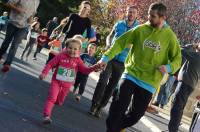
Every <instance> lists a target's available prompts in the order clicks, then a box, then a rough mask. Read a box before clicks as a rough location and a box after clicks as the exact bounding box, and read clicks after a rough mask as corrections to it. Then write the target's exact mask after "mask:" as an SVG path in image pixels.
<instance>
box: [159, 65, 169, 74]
mask: <svg viewBox="0 0 200 132" xmlns="http://www.w3.org/2000/svg"><path fill="white" fill-rule="evenodd" d="M159 71H160V72H161V73H162V74H163V75H164V74H165V73H168V71H167V67H166V66H165V65H162V66H160V67H159Z"/></svg>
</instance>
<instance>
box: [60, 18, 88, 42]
mask: <svg viewBox="0 0 200 132" xmlns="http://www.w3.org/2000/svg"><path fill="white" fill-rule="evenodd" d="M86 29H87V36H88V35H89V34H90V32H91V21H90V19H89V18H88V17H84V18H83V17H80V16H79V15H78V14H71V15H70V16H69V20H68V22H67V24H66V25H65V27H64V29H63V31H62V32H63V33H65V34H66V38H72V37H73V36H74V35H77V34H79V35H83V33H84V32H85V30H86Z"/></svg>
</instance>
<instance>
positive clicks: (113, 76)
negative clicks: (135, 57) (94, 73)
mask: <svg viewBox="0 0 200 132" xmlns="http://www.w3.org/2000/svg"><path fill="white" fill-rule="evenodd" d="M123 71H124V64H123V63H121V62H118V61H116V60H112V61H110V62H109V63H108V64H107V66H106V69H105V70H104V71H102V72H101V74H100V77H99V81H98V83H97V86H96V89H95V92H94V95H93V98H92V106H94V105H101V107H104V106H105V105H106V104H107V103H108V101H109V99H110V97H111V96H112V94H113V91H114V89H115V87H116V86H117V84H118V82H119V80H120V78H121V75H122V73H123Z"/></svg>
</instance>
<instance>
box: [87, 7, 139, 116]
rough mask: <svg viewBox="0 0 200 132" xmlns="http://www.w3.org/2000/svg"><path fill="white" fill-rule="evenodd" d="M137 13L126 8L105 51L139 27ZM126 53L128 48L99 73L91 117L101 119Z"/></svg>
mask: <svg viewBox="0 0 200 132" xmlns="http://www.w3.org/2000/svg"><path fill="white" fill-rule="evenodd" d="M137 13H138V10H137V7H135V6H129V7H127V13H126V17H125V19H124V20H120V21H118V22H117V23H116V24H115V25H114V27H113V29H112V31H111V32H110V34H109V35H108V36H107V40H106V48H105V50H107V49H109V47H111V46H112V44H113V43H114V42H115V40H116V39H117V38H118V37H120V36H121V35H122V34H123V33H125V32H127V31H128V30H130V29H132V28H134V27H136V26H138V25H139V22H138V20H137ZM112 35H114V37H113V39H112V42H110V40H111V36H112ZM128 52H129V48H127V49H125V50H123V51H122V52H121V53H120V54H118V55H117V56H115V58H114V59H113V60H112V61H110V62H109V63H108V64H107V66H106V68H105V69H104V70H103V71H102V72H101V74H100V77H99V81H98V83H97V86H96V89H95V92H94V95H93V98H92V105H91V108H90V111H89V113H90V114H91V115H94V116H96V117H101V111H102V108H103V107H105V106H106V104H107V103H108V101H109V99H110V97H111V96H112V94H113V91H114V89H115V87H116V86H117V84H118V82H119V80H120V78H121V75H122V73H123V71H124V61H125V59H126V56H127V54H128Z"/></svg>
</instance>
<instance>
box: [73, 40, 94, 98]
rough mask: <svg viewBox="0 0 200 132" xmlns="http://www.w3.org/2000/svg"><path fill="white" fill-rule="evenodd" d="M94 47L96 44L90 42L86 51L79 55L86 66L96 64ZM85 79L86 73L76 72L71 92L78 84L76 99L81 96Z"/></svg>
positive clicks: (86, 77)
mask: <svg viewBox="0 0 200 132" xmlns="http://www.w3.org/2000/svg"><path fill="white" fill-rule="evenodd" d="M96 48H97V46H96V44H95V43H90V44H89V45H88V48H87V52H88V53H84V54H82V55H81V59H82V60H83V62H84V63H85V65H86V66H91V65H94V64H96V59H95V57H94V54H95V52H96ZM87 79H88V74H84V73H81V72H78V73H77V76H76V80H75V84H74V90H73V93H74V94H75V93H76V90H77V88H78V86H79V92H78V94H77V95H76V100H77V101H80V99H81V96H82V95H83V92H84V91H85V85H86V83H87Z"/></svg>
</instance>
